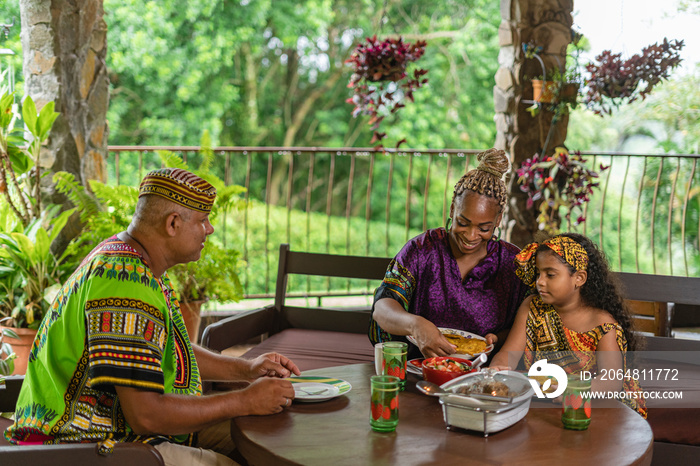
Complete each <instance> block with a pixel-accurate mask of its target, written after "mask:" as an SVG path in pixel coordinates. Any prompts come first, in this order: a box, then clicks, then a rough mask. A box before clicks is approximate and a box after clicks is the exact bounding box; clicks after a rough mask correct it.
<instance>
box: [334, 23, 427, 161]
mask: <svg viewBox="0 0 700 466" xmlns="http://www.w3.org/2000/svg"><path fill="white" fill-rule="evenodd" d="M426 45H427V44H426V42H425V41H416V42H415V43H408V42H404V41H403V39H402V38H401V37H399V38H396V39H394V38H387V39H384V40H379V39H377V37H376V36H373V37H368V38H367V39H365V42H363V43H360V44H358V45H357V47H356V48H355V50H354V51H353V53H352V55H351V56H350V58H348V59H347V60H346V61H345V63H347V64H349V65H350V66H351V67H352V70H353V74H352V76H351V77H350V82H349V83H348V88H350V89H352V91H353V96H352V97H350V98H349V99H347V102H348V103H350V104H353V105H354V106H355V108H354V109H353V111H352V116H353V117H357V116H358V115H368V116H369V117H370V119H369V122H368V124H369V125H370V126H371V129H372V130H373V131H374V137H373V138H372V141H371V144H374V143H375V142H376V143H378V145H377V146H376V147H377V148H382V144H381V140H382V139H383V138H384V136H385V135H386V133H383V132H380V131H379V125H380V123H381V122H382V120H383V119H384V118H385V117H386V116H389V115H393V114H395V113H396V112H398V111H399V110H400V109H401V108H403V107H404V106H405V102H406V100H408V101H410V102H413V92H414V91H415V90H416V89H418V88H420V87H422V86H423V85H424V84H425V83H427V82H428V79H427V78H424V77H423V76H424V75H425V74H426V73H427V72H428V71H427V70H425V69H421V68H415V69H414V70H413V72H409V70H408V69H407V67H408V65H409V64H411V63H413V62H415V61H416V60H418V59H419V58H420V57H421V56H422V55H423V53H424V52H425V47H426ZM405 141H406V139H405V138H404V139H402V140H401V141H399V142H398V143H397V144H396V147H397V148H398V146H399V145H400V144H402V143H404V142H405Z"/></svg>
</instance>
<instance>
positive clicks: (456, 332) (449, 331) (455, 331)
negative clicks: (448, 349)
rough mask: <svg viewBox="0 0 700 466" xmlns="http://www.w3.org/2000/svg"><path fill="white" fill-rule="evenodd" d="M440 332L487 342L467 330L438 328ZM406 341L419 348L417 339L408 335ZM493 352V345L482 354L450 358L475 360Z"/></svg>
mask: <svg viewBox="0 0 700 466" xmlns="http://www.w3.org/2000/svg"><path fill="white" fill-rule="evenodd" d="M438 330H440V332H441V333H442V334H443V335H447V334H452V335H459V336H461V337H464V338H476V339H478V340H482V341H486V338H484V337H482V336H480V335H477V334H476V333H471V332H467V331H465V330H458V329H456V328H447V327H438ZM406 339H407V340H408V341H410V342H411V343H412V344H414V345H416V346H417V342H416V339H415V338H413V335H407V336H406ZM491 351H493V345H488V346H487V347H486V349H485V350H484V351H482V352H481V353H474V354H469V353H465V354H462V353H453V354H450V355H449V356H451V357H453V358H463V359H474V358H476V357H478V356H479V355H480V354H489V353H491Z"/></svg>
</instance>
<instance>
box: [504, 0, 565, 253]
mask: <svg viewBox="0 0 700 466" xmlns="http://www.w3.org/2000/svg"><path fill="white" fill-rule="evenodd" d="M572 11H573V0H501V25H500V27H499V33H498V37H499V43H500V46H501V49H500V53H499V56H498V63H499V68H498V71H497V72H496V76H495V79H496V85H495V86H494V89H493V97H494V106H495V111H496V116H495V119H496V130H497V136H496V142H495V147H497V148H499V149H503V150H505V151H506V152H508V153H509V154H510V157H511V161H512V162H513V167H514V170H517V168H518V167H519V166H520V164H521V163H522V161H524V160H525V159H527V158H529V157H532V156H533V155H534V154H535V153H538V152H541V150H542V148H543V147H544V144H545V141H546V140H547V136H548V133H549V131H550V126H551V120H552V116H553V114H552V113H551V112H549V111H548V110H547V109H546V108H545V107H543V108H542V109H541V111H540V112H539V114H538V115H537V116H535V117H533V116H532V115H531V114H530V113H529V112H528V111H527V108H528V107H529V106H530V105H532V98H533V96H532V84H531V83H530V79H532V78H536V77H538V76H540V75H542V67H541V65H540V63H539V61H537V60H536V59H534V58H532V59H526V58H525V56H524V53H523V50H522V44H523V43H530V42H532V43H534V44H536V45H539V46H542V47H543V50H542V53H541V54H540V56H541V58H542V60H543V62H544V66H545V68H546V70H547V71H550V70H552V69H554V68H556V67H558V66H560V65H563V64H565V63H566V48H567V45H568V44H569V43H570V42H571V26H572V24H573V18H572V16H571V13H572ZM567 124H568V117H567V116H566V115H564V116H563V118H562V119H560V120H559V121H558V122H557V124H556V125H555V127H554V129H553V131H552V133H551V135H549V142H548V143H547V148H546V151H547V153H552V152H553V150H554V148H555V147H556V146H558V145H561V144H563V143H564V140H565V139H566V127H567ZM516 179H517V176H515V174H513V175H511V178H510V187H509V189H510V193H511V201H510V203H509V207H508V210H507V212H506V216H505V217H504V222H503V223H504V226H505V231H506V238H508V239H509V240H510V241H512V242H513V243H515V244H517V245H519V246H524V245H525V244H527V243H528V242H530V241H532V239H533V235H534V233H535V232H536V231H537V223H536V221H535V218H536V211H535V210H528V209H526V207H525V202H526V199H527V197H526V196H525V195H524V194H523V193H522V192H521V191H520V189H519V187H518V186H517V184H516V183H515V181H516Z"/></svg>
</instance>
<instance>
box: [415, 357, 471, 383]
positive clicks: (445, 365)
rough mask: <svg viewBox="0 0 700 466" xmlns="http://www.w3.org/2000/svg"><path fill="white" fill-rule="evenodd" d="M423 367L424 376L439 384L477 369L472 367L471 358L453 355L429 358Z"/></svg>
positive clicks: (425, 360) (423, 363)
mask: <svg viewBox="0 0 700 466" xmlns="http://www.w3.org/2000/svg"><path fill="white" fill-rule="evenodd" d="M421 367H422V370H423V378H424V379H425V380H427V381H428V382H433V383H434V384H437V385H442V384H444V383H445V382H449V381H450V380H452V379H456V378H457V377H461V376H463V375H465V374H469V373H470V372H474V371H476V370H477V369H472V361H470V360H469V359H462V358H453V357H435V358H427V359H424V360H423V362H422V363H421Z"/></svg>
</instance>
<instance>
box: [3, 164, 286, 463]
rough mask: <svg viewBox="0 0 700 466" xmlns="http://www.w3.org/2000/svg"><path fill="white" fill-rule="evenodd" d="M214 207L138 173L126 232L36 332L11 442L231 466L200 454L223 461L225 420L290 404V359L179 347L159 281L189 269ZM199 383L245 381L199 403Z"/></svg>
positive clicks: (172, 301)
mask: <svg viewBox="0 0 700 466" xmlns="http://www.w3.org/2000/svg"><path fill="white" fill-rule="evenodd" d="M215 197H216V189H214V187H213V186H211V185H210V184H209V183H208V182H207V181H205V180H203V179H201V178H199V177H197V176H196V175H194V174H192V173H190V172H188V171H186V170H181V169H172V168H164V169H161V170H156V171H152V172H150V173H149V174H148V175H146V177H145V178H144V179H143V181H142V183H141V186H140V188H139V200H138V204H137V206H136V212H135V214H134V217H133V219H132V222H131V224H130V225H129V228H128V229H127V231H124V232H121V233H119V234H117V235H115V236H113V237H112V238H109V239H107V240H106V241H104V242H102V243H101V244H100V245H99V246H97V247H96V248H95V249H94V250H93V251H92V252H91V253H90V254H89V255H88V256H87V257H86V258H85V260H83V262H82V264H81V265H80V267H78V269H77V270H76V271H75V272H74V273H73V275H72V276H71V277H70V279H69V280H68V281H67V283H66V284H65V285H64V286H63V288H62V290H61V291H60V293H59V294H58V295H57V297H56V299H55V301H54V302H53V305H52V308H51V311H50V312H48V313H47V315H46V317H45V319H44V320H43V322H42V323H41V327H40V328H39V332H38V334H37V338H36V340H35V342H34V345H33V347H32V351H31V355H30V361H29V366H28V369H27V375H26V378H25V382H24V384H23V386H22V392H21V394H20V397H19V400H18V403H17V411H16V420H15V423H14V425H13V426H11V427H10V428H9V429H8V430H7V432H6V433H5V436H6V437H7V438H8V440H9V441H11V442H12V443H16V444H20V445H22V444H32V443H64V442H65V443H68V442H86V441H91V442H101V443H102V448H103V449H105V450H109V449H110V447H111V445H113V444H114V442H148V443H151V444H154V445H155V446H156V448H158V450H159V451H160V452H161V454H162V455H163V457H164V458H165V460H166V464H187V465H190V464H229V463H230V460H229V459H228V458H226V457H225V456H222V455H220V454H218V453H214V452H213V451H211V450H209V449H208V448H210V447H211V448H214V445H216V446H217V449H219V450H220V451H221V452H222V453H224V454H230V453H231V452H232V451H233V444H232V442H231V441H230V438H229V434H228V423H225V421H227V420H229V419H230V418H232V417H236V416H244V415H250V414H258V415H261V414H272V413H277V412H280V411H282V410H283V409H284V408H285V407H287V406H289V404H290V402H291V401H290V400H292V399H293V398H294V390H293V388H292V385H291V383H290V382H289V381H287V380H283V378H284V377H287V376H289V375H291V374H297V375H298V374H299V369H298V368H297V366H296V365H295V364H294V363H293V362H291V361H290V360H289V359H287V358H285V357H284V356H281V355H279V354H274V353H271V354H266V355H264V356H261V357H259V358H256V359H253V360H245V359H239V358H231V357H225V356H222V355H220V354H216V353H212V352H210V351H208V350H206V349H204V348H201V347H198V346H196V345H192V344H190V342H189V338H188V336H187V330H186V328H185V325H184V322H183V319H182V314H181V313H180V307H179V303H178V301H177V298H176V296H175V294H174V292H173V288H172V286H171V284H170V280H169V279H168V275H167V274H166V273H165V272H166V270H167V269H168V268H170V267H172V266H174V265H176V264H182V263H186V262H191V261H196V260H198V259H199V257H200V255H201V252H202V248H203V247H204V242H205V241H206V238H207V236H209V235H210V234H212V233H213V232H214V228H213V227H212V225H211V223H210V222H209V212H210V210H211V207H212V205H213V203H214V199H215ZM202 380H225V381H235V380H238V381H240V380H245V381H250V382H252V383H251V384H250V385H249V386H248V387H247V388H245V389H243V390H239V391H232V392H227V393H223V394H217V395H202ZM196 433H198V434H199V435H197V434H196ZM192 447H199V448H192Z"/></svg>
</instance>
